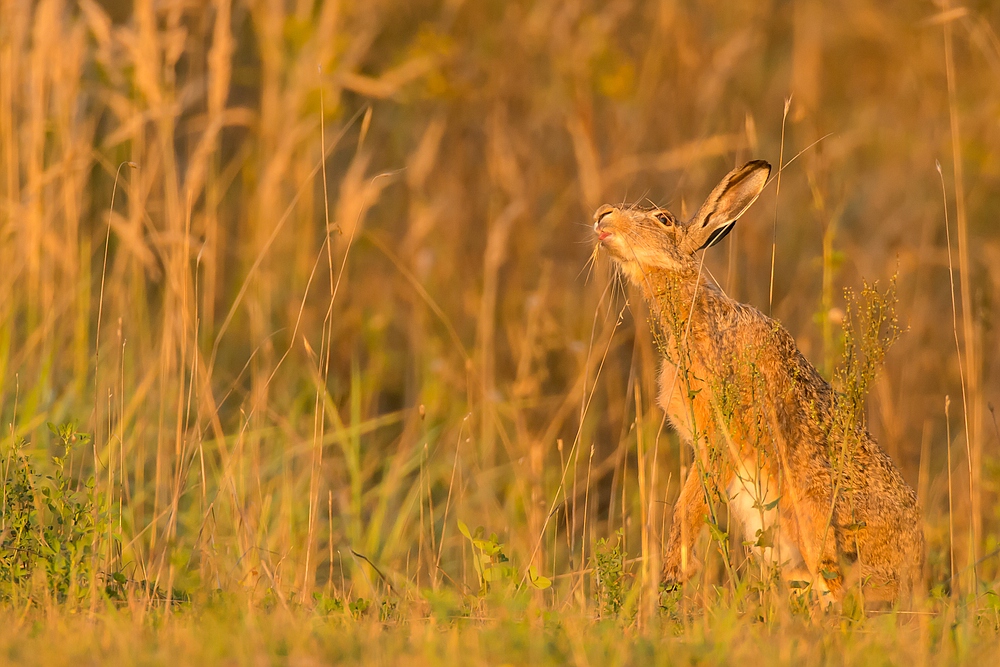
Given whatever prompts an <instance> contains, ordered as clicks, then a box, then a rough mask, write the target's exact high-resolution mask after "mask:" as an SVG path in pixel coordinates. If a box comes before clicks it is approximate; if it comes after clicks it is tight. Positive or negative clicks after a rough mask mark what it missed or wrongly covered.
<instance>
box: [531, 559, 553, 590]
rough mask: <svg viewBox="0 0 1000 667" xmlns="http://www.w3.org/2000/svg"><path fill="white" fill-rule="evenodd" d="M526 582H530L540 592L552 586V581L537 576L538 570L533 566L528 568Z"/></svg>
mask: <svg viewBox="0 0 1000 667" xmlns="http://www.w3.org/2000/svg"><path fill="white" fill-rule="evenodd" d="M528 581H529V582H531V585H532V586H534V587H535V588H537V589H538V590H540V591H543V590H545V589H546V588H548V587H549V586H551V585H552V580H551V579H549V578H548V577H543V576H542V575H540V574H538V568H536V567H535V566H534V565H532V566H531V567H529V568H528Z"/></svg>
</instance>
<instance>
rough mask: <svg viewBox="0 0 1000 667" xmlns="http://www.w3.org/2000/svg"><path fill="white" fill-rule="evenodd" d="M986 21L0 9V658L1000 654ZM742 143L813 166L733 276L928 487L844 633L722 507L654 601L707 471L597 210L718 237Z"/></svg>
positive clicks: (727, 255)
mask: <svg viewBox="0 0 1000 667" xmlns="http://www.w3.org/2000/svg"><path fill="white" fill-rule="evenodd" d="M998 31H1000V4H998V3H996V2H990V1H989V0H973V1H971V2H969V3H966V4H964V5H955V4H950V3H949V0H940V1H938V2H933V1H932V2H926V1H925V2H911V3H886V2H877V1H874V0H841V1H840V2H835V3H829V2H821V1H820V0H764V1H763V2H753V3H750V2H737V3H733V2H718V1H709V2H699V3H684V2H675V1H672V0H664V1H663V2H657V1H648V2H643V1H638V0H634V1H630V0H603V1H596V0H535V1H533V2H528V1H524V0H467V1H463V0H368V1H356V0H206V1H205V2H185V1H183V0H157V1H155V2H154V1H153V0H131V1H129V0H36V1H35V2H22V1H20V0H0V267H2V268H0V423H2V427H3V428H2V432H0V476H2V478H3V487H2V498H0V619H2V622H0V659H2V660H4V661H6V662H12V663H18V664H30V663H38V664H54V663H74V664H75V663H79V662H80V661H84V662H103V661H111V660H114V661H115V662H118V663H121V664H127V663H142V664H149V663H163V664H174V663H196V664H207V663H215V662H227V663H240V664H242V663H260V662H282V663H289V664H292V663H294V664H313V663H319V662H335V661H337V662H344V663H359V664H402V665H406V664H412V665H424V664H430V665H435V664H484V665H485V664H491V665H495V664H504V663H510V664H528V663H531V664H562V663H572V664H577V665H591V664H633V665H640V664H642V665H644V664H728V663H733V664H737V663H739V664H745V663H746V662H747V661H748V660H749V661H756V662H758V663H765V662H766V663H775V664H794V665H797V666H798V665H829V664H838V665H841V664H843V665H868V664H914V665H931V664H934V665H937V664H953V663H955V664H990V660H991V658H990V657H989V656H996V655H997V654H998V652H1000V596H998V593H1000V427H998V421H1000V418H998V417H997V415H996V409H995V408H996V407H997V406H1000V389H998V387H1000V384H998V381H1000V358H998V355H997V354H996V350H997V349H998V347H1000V327H998V326H997V317H998V313H1000V310H998V301H1000V225H998V214H997V212H998V211H1000V152H998V150H997V146H1000V122H998V120H1000V85H998V84H1000V36H998ZM755 158H759V159H766V160H768V161H770V162H771V163H772V164H773V165H774V172H775V173H777V172H778V171H779V167H780V168H781V170H780V177H779V178H776V179H774V181H773V182H772V184H771V185H769V187H768V188H767V189H766V190H765V192H764V194H763V195H762V196H761V198H760V199H759V200H758V202H757V203H756V204H755V206H754V207H753V209H751V210H750V212H748V213H747V214H746V215H745V216H744V217H743V218H742V219H741V220H740V223H739V224H738V225H737V227H736V229H735V231H734V232H733V233H732V234H730V236H729V237H727V239H726V240H725V241H724V242H723V243H722V244H720V245H719V246H717V247H716V248H713V249H711V250H710V251H708V253H707V255H706V259H705V268H706V270H707V271H710V272H711V274H712V276H714V279H715V280H716V281H717V282H718V283H719V285H720V286H722V287H723V289H724V290H725V291H726V292H727V293H728V294H729V295H731V296H733V297H734V298H737V299H739V300H741V301H744V302H747V303H750V304H753V305H754V306H756V307H757V308H759V309H760V310H762V311H763V312H764V313H769V314H772V315H773V316H774V317H775V318H777V319H778V320H780V321H781V322H782V323H783V324H784V325H785V326H786V327H787V328H788V330H789V331H790V332H791V334H792V335H793V336H794V337H795V339H796V341H797V342H798V345H799V347H800V348H801V350H802V351H803V353H804V354H805V355H806V356H807V357H808V358H809V359H810V360H811V361H812V362H813V363H814V364H815V365H816V366H817V368H818V369H819V370H820V372H821V373H822V374H823V375H824V376H825V377H827V378H828V379H830V380H831V381H833V382H834V383H835V386H837V388H838V389H840V390H842V391H844V392H845V394H846V395H848V396H850V397H851V398H852V401H850V402H848V404H850V405H851V406H852V407H851V409H850V410H851V411H850V414H849V415H847V416H845V417H844V418H845V419H849V420H850V421H853V422H861V423H863V424H864V425H866V426H867V428H868V429H869V430H870V431H871V432H872V433H873V434H874V435H875V437H876V438H877V439H878V441H879V443H880V444H881V446H882V447H883V448H885V449H886V451H887V452H889V454H890V455H891V456H892V457H893V459H894V460H895V462H896V463H897V465H898V466H899V468H900V470H901V471H902V474H903V476H904V477H905V479H906V480H907V481H908V483H909V484H910V485H911V486H913V487H914V488H915V489H916V490H917V493H918V496H919V499H920V503H921V506H922V511H923V516H924V519H925V525H924V532H925V535H926V540H927V554H926V567H925V572H924V576H923V582H924V588H925V590H924V591H923V593H922V595H921V596H920V598H919V599H918V600H917V601H916V603H915V604H914V606H913V608H912V609H907V610H902V611H898V612H888V613H886V612H881V613H872V612H866V611H865V609H864V608H863V607H862V606H861V605H860V604H859V601H858V599H857V597H856V596H854V597H852V596H848V598H847V600H846V601H845V603H844V605H843V606H842V608H839V609H836V610H832V611H829V612H824V611H822V610H821V609H820V608H818V607H817V606H816V605H813V604H811V603H810V601H809V599H808V595H797V594H795V593H794V592H789V591H788V590H787V589H785V588H784V587H783V586H781V585H779V584H777V583H776V579H775V577H774V573H773V572H768V571H766V569H762V568H761V567H760V566H759V564H757V563H754V562H753V561H752V559H749V557H748V553H749V545H750V544H751V543H752V540H753V539H754V536H751V537H749V538H748V537H746V536H741V535H740V534H739V531H738V530H737V528H736V527H735V526H731V525H730V524H729V521H728V518H727V517H728V515H727V512H726V508H725V505H724V503H723V504H720V505H719V506H718V507H717V508H716V510H717V511H716V512H715V513H713V517H714V518H713V522H712V524H711V525H710V526H708V527H706V530H705V531H704V535H703V536H702V538H701V544H700V551H699V554H700V556H701V559H702V561H703V567H702V568H701V570H700V573H699V574H698V576H697V577H695V579H694V580H693V581H692V582H690V583H689V584H688V585H686V586H685V587H684V588H683V589H682V590H677V591H664V590H662V589H661V586H660V581H659V562H660V556H661V552H662V547H663V542H664V540H665V536H666V529H667V527H668V526H669V522H670V520H671V509H672V503H673V502H674V501H675V499H676V496H677V492H678V489H679V485H680V484H679V483H680V480H681V479H682V478H683V475H684V474H686V472H687V470H688V469H689V468H690V466H691V453H690V451H685V449H684V448H683V447H681V445H680V443H679V441H678V438H677V436H676V434H675V433H673V432H672V431H671V430H670V429H669V428H666V427H665V426H664V423H663V417H662V412H661V411H660V409H659V408H658V407H657V405H656V403H655V394H656V368H657V357H658V354H659V352H658V348H657V343H656V340H655V336H654V334H653V333H651V331H650V326H649V322H648V310H647V309H646V306H645V305H644V304H643V303H642V301H641V298H640V296H639V295H638V294H637V293H632V292H631V291H630V290H629V289H628V288H626V287H624V285H623V284H622V283H621V282H619V280H618V278H617V277H616V275H615V273H614V271H613V270H612V267H611V265H610V263H609V261H608V259H607V257H606V256H602V255H601V254H597V256H596V257H594V256H592V255H593V248H594V242H595V239H594V237H593V232H592V230H591V224H592V219H591V216H592V214H593V212H594V210H595V209H596V208H597V207H598V206H599V205H601V204H603V203H621V202H627V203H638V204H643V203H648V202H652V203H654V204H657V205H662V206H666V207H668V208H670V209H671V210H672V211H674V212H675V213H676V214H677V215H678V217H683V218H686V217H688V216H690V215H691V214H692V212H693V211H694V210H695V208H696V207H697V206H698V205H699V204H700V202H701V200H702V198H703V197H704V196H705V195H706V194H707V193H708V191H709V190H710V189H711V187H712V186H713V185H714V184H715V183H716V182H717V181H718V179H719V178H720V177H721V176H722V175H723V174H725V173H726V172H727V171H728V170H729V169H731V168H732V167H733V166H735V165H737V164H742V163H743V162H745V161H747V160H750V159H755ZM890 344H891V345H890ZM845 428H847V426H845ZM756 537H758V538H759V537H761V536H756ZM994 659H995V658H994Z"/></svg>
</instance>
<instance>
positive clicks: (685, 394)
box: [657, 358, 712, 444]
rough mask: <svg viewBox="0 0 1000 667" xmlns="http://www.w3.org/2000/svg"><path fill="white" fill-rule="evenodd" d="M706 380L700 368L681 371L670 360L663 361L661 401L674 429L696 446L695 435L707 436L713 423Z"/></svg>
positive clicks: (661, 365) (659, 395)
mask: <svg viewBox="0 0 1000 667" xmlns="http://www.w3.org/2000/svg"><path fill="white" fill-rule="evenodd" d="M704 377H706V375H705V372H704V370H703V369H700V368H698V367H694V368H679V367H678V366H677V365H675V364H674V363H673V362H671V361H670V360H669V359H667V358H663V359H662V360H661V362H660V380H659V385H660V387H659V394H658V396H657V402H658V403H659V404H660V408H662V409H663V411H664V412H665V413H667V418H668V419H670V424H671V425H672V426H673V427H674V429H676V430H677V432H678V433H679V434H680V436H681V437H682V438H684V439H685V440H687V441H688V442H689V443H692V444H693V443H694V434H695V433H701V434H704V433H705V430H706V429H707V428H709V427H710V425H711V422H712V415H711V414H710V412H709V407H710V401H709V400H708V393H707V392H708V390H709V389H708V386H707V385H706V382H705V380H704Z"/></svg>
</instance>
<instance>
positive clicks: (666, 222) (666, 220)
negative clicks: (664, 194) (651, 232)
mask: <svg viewBox="0 0 1000 667" xmlns="http://www.w3.org/2000/svg"><path fill="white" fill-rule="evenodd" d="M656 219H657V220H659V221H660V224H662V225H663V226H664V227H669V226H670V225H672V224H674V221H673V220H671V219H670V216H669V215H667V214H666V213H657V214H656Z"/></svg>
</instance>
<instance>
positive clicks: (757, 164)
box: [743, 160, 771, 174]
mask: <svg viewBox="0 0 1000 667" xmlns="http://www.w3.org/2000/svg"><path fill="white" fill-rule="evenodd" d="M743 168H744V169H766V170H767V173H769V174H770V173H771V163H770V162H768V161H767V160H751V161H750V162H747V163H746V164H745V165H744V166H743Z"/></svg>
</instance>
